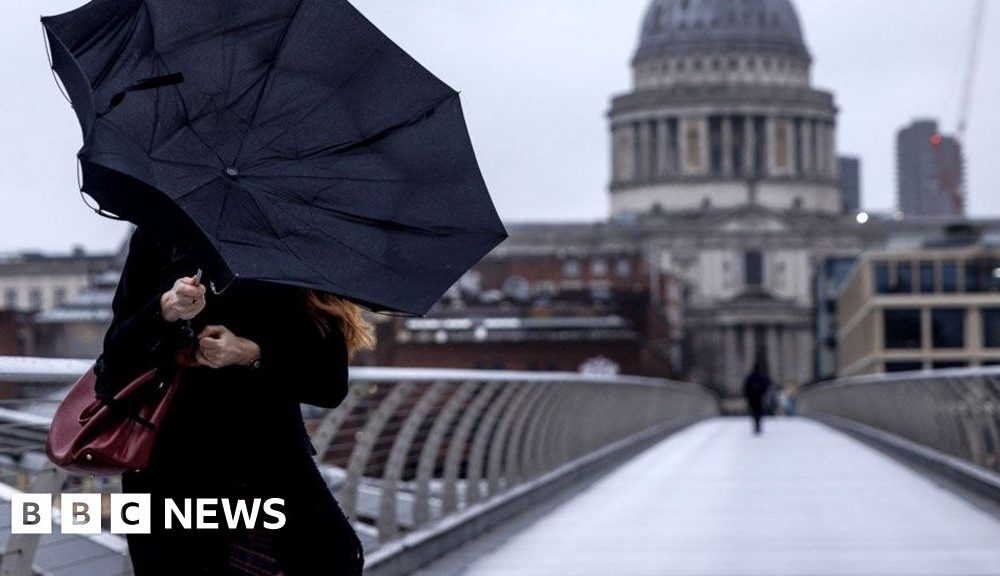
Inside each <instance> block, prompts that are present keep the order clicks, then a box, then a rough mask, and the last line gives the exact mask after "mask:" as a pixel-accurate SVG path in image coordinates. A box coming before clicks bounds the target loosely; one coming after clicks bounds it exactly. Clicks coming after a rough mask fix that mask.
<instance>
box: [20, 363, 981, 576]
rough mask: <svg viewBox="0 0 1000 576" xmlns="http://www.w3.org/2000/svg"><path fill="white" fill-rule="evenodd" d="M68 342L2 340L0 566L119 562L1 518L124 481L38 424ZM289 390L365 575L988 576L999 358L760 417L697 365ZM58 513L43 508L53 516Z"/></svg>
mask: <svg viewBox="0 0 1000 576" xmlns="http://www.w3.org/2000/svg"><path fill="white" fill-rule="evenodd" d="M89 364H90V363H89V362H84V361H76V360H56V359H35V358H0V382H3V383H7V384H5V385H6V386H21V387H22V389H30V390H32V391H33V394H32V397H31V398H30V399H29V400H25V399H16V400H6V401H3V402H2V403H0V575H2V576H32V575H36V574H40V575H52V576H62V575H74V576H79V575H83V576H89V575H95V576H115V575H125V574H131V565H130V562H129V560H128V549H127V546H126V544H125V540H124V538H123V537H122V536H118V535H113V534H110V533H104V534H100V535H70V534H61V533H60V530H58V528H56V529H54V530H53V533H52V534H45V535H29V534H11V529H10V526H11V524H10V522H11V518H10V516H11V514H10V501H11V498H12V496H13V495H16V494H18V493H19V492H30V493H46V492H48V493H52V494H59V493H68V492H70V493H71V492H91V493H92V492H102V493H109V492H115V491H116V490H120V486H119V484H118V483H117V481H116V480H115V479H102V478H94V477H90V476H75V475H68V474H66V473H65V472H63V471H61V470H58V469H56V468H53V467H52V466H51V465H50V464H49V463H48V461H47V459H46V457H45V455H44V450H43V445H44V439H45V435H46V431H47V428H48V425H49V423H50V420H51V415H52V413H53V412H54V409H55V406H56V405H57V403H58V400H59V399H60V398H61V396H62V394H64V393H65V390H66V387H67V386H68V385H69V384H70V383H72V382H73V381H75V380H76V378H78V377H79V376H80V374H82V373H83V372H84V371H85V370H86V369H87V368H88V367H89ZM351 379H352V384H351V392H350V394H349V396H348V398H347V399H346V400H345V402H344V403H343V405H341V406H340V407H338V408H337V409H335V410H322V409H315V408H310V407H303V411H304V415H305V416H306V419H307V423H308V426H309V428H310V432H311V434H312V439H313V444H314V445H315V446H316V448H317V451H318V454H317V456H316V459H317V464H318V465H319V466H320V469H321V471H322V472H323V474H324V477H325V478H326V480H327V484H328V486H329V488H330V490H331V492H332V493H333V494H334V495H335V496H336V497H337V499H338V500H339V501H340V503H341V505H342V507H343V508H344V510H345V512H346V513H347V514H348V516H349V518H350V519H351V520H352V522H353V523H354V525H355V527H356V529H357V531H358V533H359V534H360V535H361V537H362V539H363V541H364V544H365V548H366V557H367V569H366V573H367V574H371V575H414V574H416V575H422V576H431V575H433V576H451V575H455V576H457V575H474V576H501V575H516V576H532V575H539V576H542V575H552V576H575V575H580V576H583V575H595V576H618V575H621V576H646V575H648V576H669V575H683V576H699V575H704V576H728V575H733V576H737V575H738V576H748V575H760V576H782V575H795V576H809V575H816V576H838V575H845V576H846V575H850V576H865V575H893V576H911V575H928V576H930V575H942V574H949V575H955V576H979V575H1000V369H988V368H982V369H966V370H949V371H936V372H922V373H909V374H897V375H886V376H875V377H865V378H855V379H848V380H841V381H833V382H827V383H822V384H818V385H813V386H811V387H807V388H805V389H804V390H803V392H802V393H801V394H800V396H799V398H798V415H797V416H794V417H780V418H772V419H769V420H768V421H767V422H766V424H765V433H764V434H763V435H761V436H755V435H754V434H752V431H751V427H750V424H749V422H747V421H745V420H743V419H734V418H726V417H722V416H721V415H720V411H719V401H718V399H717V398H716V397H715V396H714V395H713V394H712V393H711V392H710V391H708V390H706V389H704V388H701V387H699V386H697V385H693V384H686V383H681V382H672V381H664V380H657V379H648V378H629V377H614V378H601V377H590V376H584V375H580V374H563V373H539V372H531V373H515V372H491V371H455V370H425V369H399V368H360V367H359V368H353V369H352V370H351ZM55 522H56V523H58V517H57V518H56V519H55Z"/></svg>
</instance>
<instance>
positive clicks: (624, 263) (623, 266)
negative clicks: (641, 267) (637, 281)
mask: <svg viewBox="0 0 1000 576" xmlns="http://www.w3.org/2000/svg"><path fill="white" fill-rule="evenodd" d="M615 272H616V273H617V274H618V276H620V277H621V278H628V277H629V276H631V275H632V262H630V261H628V260H625V259H622V260H619V261H618V264H616V265H615Z"/></svg>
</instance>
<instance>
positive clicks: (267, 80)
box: [235, 0, 305, 163]
mask: <svg viewBox="0 0 1000 576" xmlns="http://www.w3.org/2000/svg"><path fill="white" fill-rule="evenodd" d="M304 2H305V0H298V2H296V4H295V9H294V10H292V15H291V16H290V17H289V18H288V25H287V26H285V30H284V32H282V33H281V40H279V41H278V47H277V49H275V51H274V58H272V59H271V62H270V63H269V64H268V66H267V70H266V71H265V72H264V86H263V87H262V88H261V89H260V95H258V96H257V102H255V103H254V106H253V112H252V113H251V114H250V123H249V124H247V127H246V129H245V130H244V131H243V136H242V137H241V138H240V146H239V149H237V151H236V157H235V158H236V162H237V163H238V162H239V159H240V158H241V157H242V155H243V144H244V143H245V142H246V139H247V135H249V134H250V130H252V129H253V127H254V124H256V123H257V114H258V113H259V112H260V104H261V102H263V101H264V97H265V96H267V89H268V88H269V87H270V86H271V78H272V76H273V74H274V68H275V66H276V65H277V64H278V60H279V59H280V58H281V52H282V50H284V48H285V41H286V40H287V39H288V31H289V30H291V29H292V26H293V25H294V24H295V18H296V17H297V16H298V15H299V9H300V8H302V4H303V3H304Z"/></svg>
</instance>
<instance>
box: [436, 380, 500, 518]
mask: <svg viewBox="0 0 1000 576" xmlns="http://www.w3.org/2000/svg"><path fill="white" fill-rule="evenodd" d="M500 386H501V383H500V382H490V383H488V384H486V385H484V386H483V387H482V388H480V390H479V393H478V394H477V395H476V397H475V398H474V399H473V400H472V402H471V403H470V404H469V408H468V410H467V411H466V412H465V414H464V415H463V416H462V419H461V421H459V423H458V427H457V428H455V434H454V436H452V438H451V441H450V443H449V445H448V455H447V456H446V457H445V465H444V498H443V499H442V502H441V508H442V512H443V513H444V514H448V513H450V512H454V511H455V510H457V509H458V474H459V469H460V468H461V466H462V460H463V459H464V457H465V455H466V453H467V452H466V450H467V447H468V440H469V435H470V434H471V433H472V428H473V426H475V424H476V422H477V421H478V420H479V417H480V415H481V414H482V413H483V410H485V409H486V406H487V405H488V404H489V402H490V400H492V399H493V398H494V396H495V393H496V391H497V390H498V389H499V388H500Z"/></svg>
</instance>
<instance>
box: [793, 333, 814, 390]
mask: <svg viewBox="0 0 1000 576" xmlns="http://www.w3.org/2000/svg"><path fill="white" fill-rule="evenodd" d="M797 334H798V337H797V341H798V354H796V356H797V358H796V360H797V362H798V371H797V372H796V374H797V376H798V383H799V384H804V383H806V382H809V381H810V380H812V362H811V361H810V359H811V358H812V342H811V340H812V338H811V337H810V334H809V331H808V330H798V331H797Z"/></svg>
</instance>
